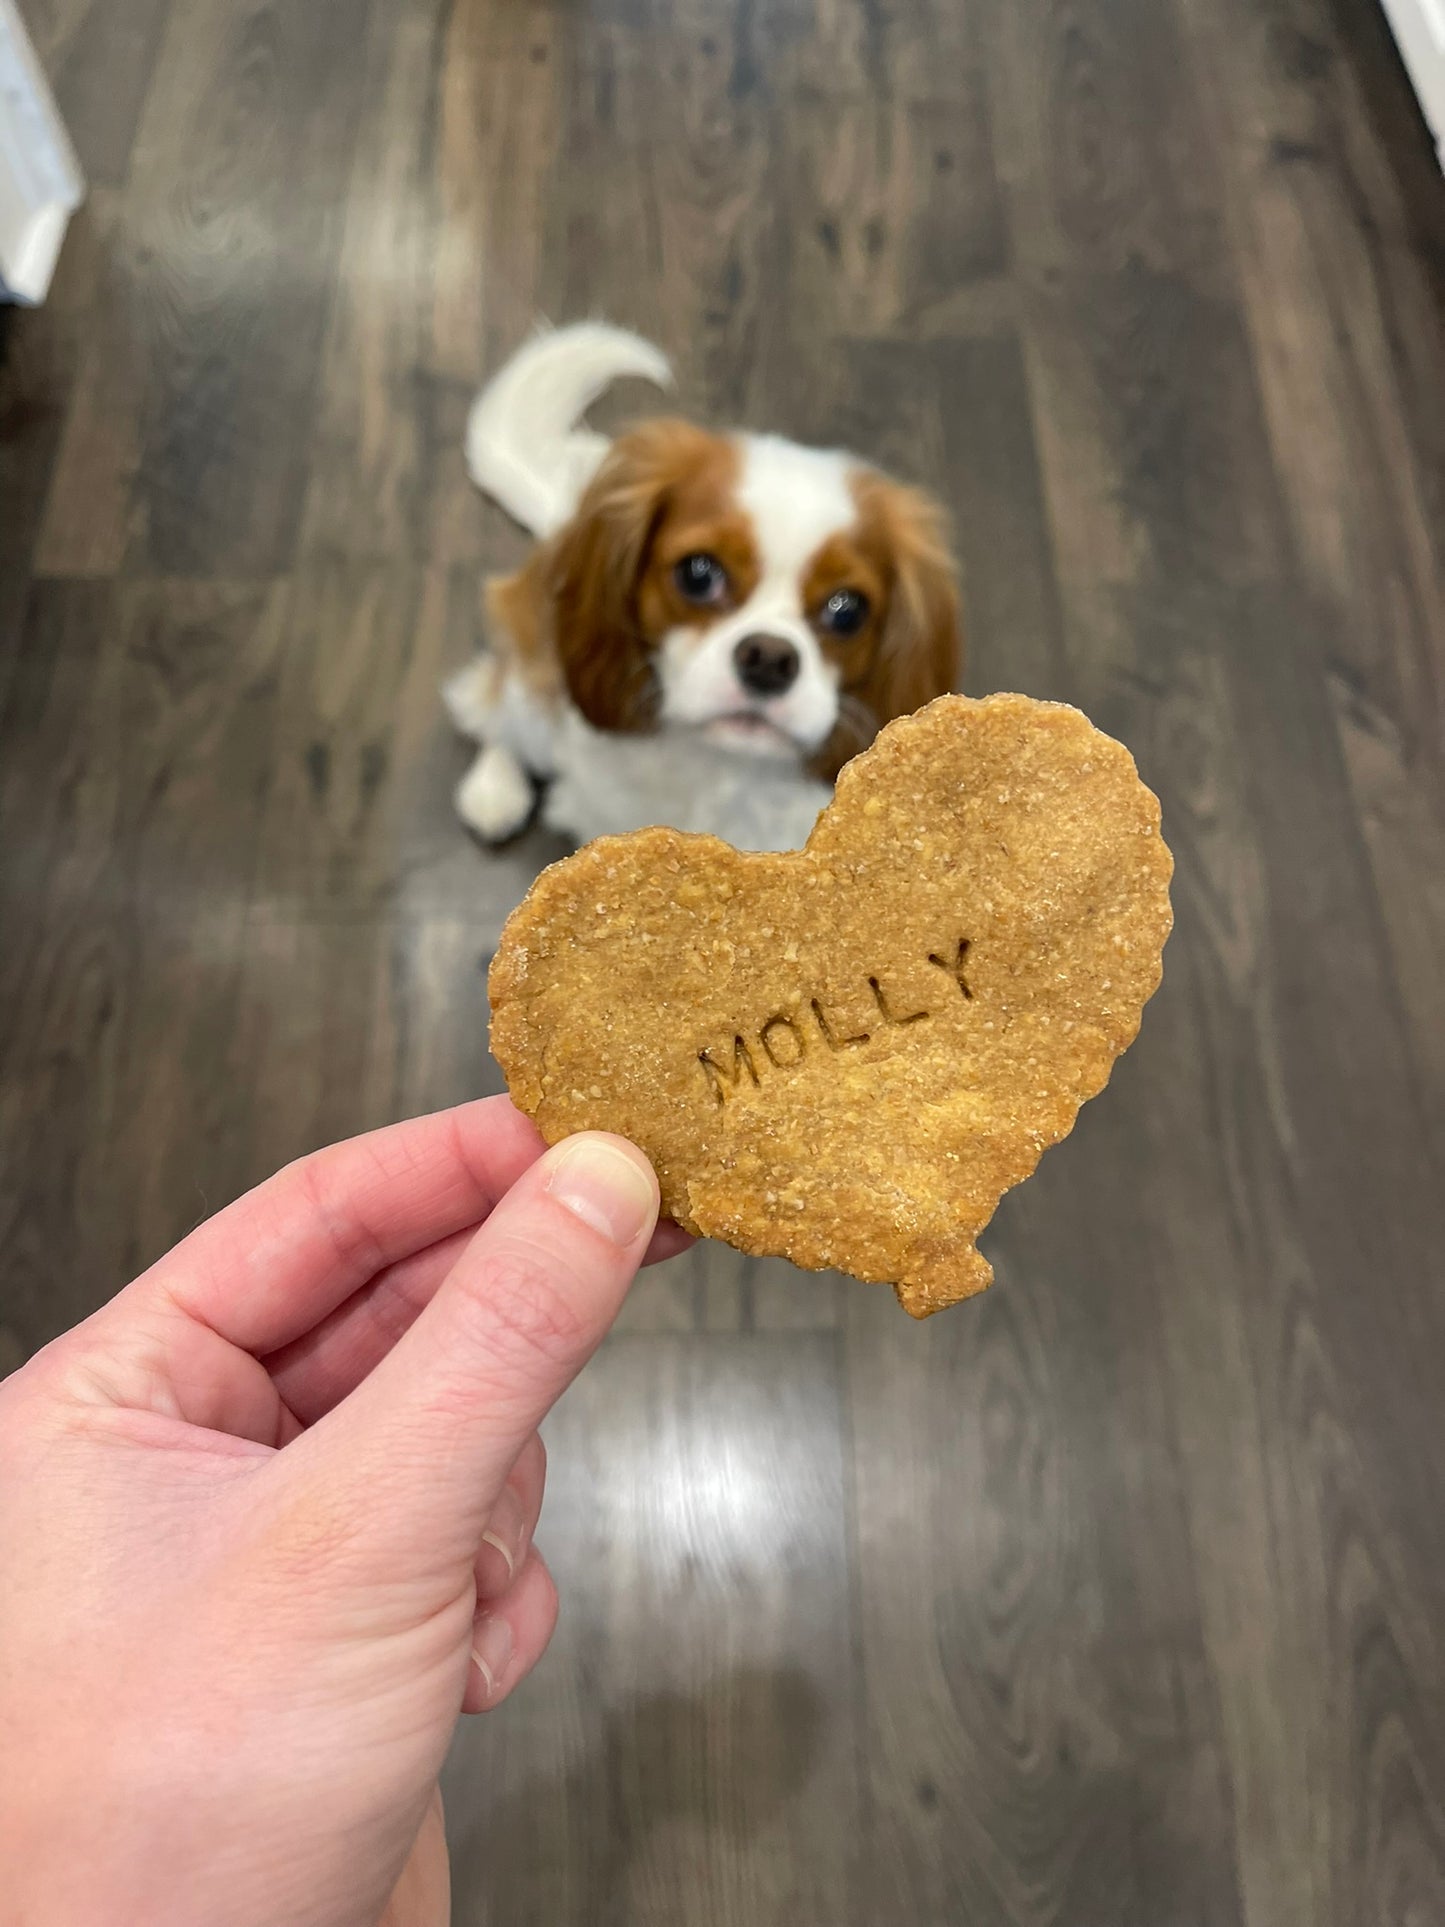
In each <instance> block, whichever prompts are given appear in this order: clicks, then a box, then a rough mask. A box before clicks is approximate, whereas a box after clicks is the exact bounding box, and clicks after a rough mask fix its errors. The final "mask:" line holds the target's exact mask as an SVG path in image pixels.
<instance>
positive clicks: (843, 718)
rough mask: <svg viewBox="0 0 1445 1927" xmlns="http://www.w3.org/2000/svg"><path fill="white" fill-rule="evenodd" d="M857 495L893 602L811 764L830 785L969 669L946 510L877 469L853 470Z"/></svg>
mask: <svg viewBox="0 0 1445 1927" xmlns="http://www.w3.org/2000/svg"><path fill="white" fill-rule="evenodd" d="M853 495H854V499H855V500H856V502H857V504H858V526H859V532H860V538H861V540H862V542H863V543H864V544H865V546H866V548H867V551H868V554H869V557H870V559H871V560H872V562H873V564H874V566H875V567H876V568H877V570H878V572H879V574H880V575H881V576H882V577H883V578H884V581H885V582H886V584H887V598H888V599H887V604H886V607H885V609H884V614H883V627H882V630H881V632H880V634H879V637H878V640H877V642H876V644H875V646H874V650H873V654H872V656H871V657H870V659H869V662H868V667H867V669H866V670H865V671H864V673H863V675H862V676H860V677H859V679H858V680H857V681H856V682H852V683H849V684H847V685H846V686H845V688H844V691H843V702H842V706H841V709H840V713H839V717H838V723H837V727H836V728H835V729H834V731H833V734H832V735H831V736H830V737H829V738H828V741H827V742H826V743H825V744H824V746H823V748H822V750H821V751H820V752H819V753H818V755H817V756H816V757H815V758H814V760H813V763H812V765H811V767H812V769H813V772H814V774H815V775H818V776H821V777H822V778H823V780H824V781H825V782H830V783H831V782H832V781H834V779H835V778H836V777H837V774H838V771H839V770H840V769H841V768H842V766H843V764H844V763H846V762H847V761H848V759H849V757H851V756H856V755H857V754H858V753H859V751H860V750H865V749H866V748H867V747H868V745H869V744H870V743H871V742H872V741H873V738H874V737H875V736H876V735H877V734H878V731H879V730H880V729H881V728H882V727H883V725H884V724H885V723H891V722H892V721H893V720H894V719H895V717H898V716H908V715H911V714H912V712H913V711H914V710H915V709H921V708H922V707H923V705H924V704H925V703H930V702H932V701H933V699H934V697H935V696H943V695H946V694H947V693H948V692H949V691H950V690H951V689H954V688H956V687H957V685H958V682H959V680H960V679H961V677H962V674H963V631H962V627H961V625H960V621H959V613H958V585H957V570H956V568H955V565H954V561H953V555H952V552H951V550H950V548H949V543H948V531H947V523H946V519H945V517H944V514H943V511H942V509H941V508H940V507H939V506H938V504H937V503H936V502H935V501H934V500H933V499H932V497H931V496H928V495H925V494H923V493H922V491H921V490H919V489H913V488H905V487H904V486H903V485H902V484H901V483H899V482H894V481H891V480H890V479H889V478H888V477H887V476H886V475H880V474H878V473H877V471H876V470H873V469H865V470H863V471H862V472H861V473H859V474H855V475H854V477H853Z"/></svg>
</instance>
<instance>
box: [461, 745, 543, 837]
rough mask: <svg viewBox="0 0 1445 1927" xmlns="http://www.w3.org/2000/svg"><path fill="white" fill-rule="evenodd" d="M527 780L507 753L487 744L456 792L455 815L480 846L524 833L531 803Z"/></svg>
mask: <svg viewBox="0 0 1445 1927" xmlns="http://www.w3.org/2000/svg"><path fill="white" fill-rule="evenodd" d="M535 800H536V799H535V797H534V795H533V791H532V783H531V779H530V778H529V777H528V775H527V772H526V771H525V770H524V769H523V768H522V766H521V764H520V763H519V762H518V761H517V759H516V757H515V756H514V755H513V754H512V752H511V751H510V750H509V749H503V748H502V747H501V745H500V744H497V743H489V744H488V745H487V747H486V748H485V749H484V750H483V751H482V753H481V755H480V756H478V757H477V759H476V761H475V762H474V763H473V764H472V766H471V768H470V769H469V770H468V771H467V773H466V775H465V776H464V777H463V778H462V780H461V782H460V783H458V785H457V789H456V797H455V801H456V806H457V814H458V816H460V817H461V819H462V821H463V823H465V824H466V826H467V828H468V829H470V830H475V831H476V833H477V835H478V836H479V837H481V839H482V841H483V842H484V843H505V842H506V840H507V838H508V837H511V836H515V835H516V834H517V832H518V831H519V830H521V829H525V827H526V824H527V820H528V818H529V817H530V816H531V814H532V807H533V804H534V802H535Z"/></svg>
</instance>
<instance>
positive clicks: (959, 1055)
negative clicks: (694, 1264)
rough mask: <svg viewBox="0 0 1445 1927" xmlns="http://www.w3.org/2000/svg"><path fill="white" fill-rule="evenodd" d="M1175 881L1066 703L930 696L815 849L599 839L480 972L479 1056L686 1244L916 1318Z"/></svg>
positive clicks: (1111, 1030) (1115, 1051)
mask: <svg viewBox="0 0 1445 1927" xmlns="http://www.w3.org/2000/svg"><path fill="white" fill-rule="evenodd" d="M1172 868H1173V865H1172V860H1171V858H1170V855H1169V851H1168V849H1167V848H1166V847H1165V844H1164V842H1163V839H1162V837H1161V836H1160V832H1159V805H1158V803H1157V801H1156V800H1155V798H1154V796H1153V795H1152V794H1151V793H1150V791H1149V790H1147V789H1146V788H1145V787H1144V785H1143V783H1142V782H1141V781H1140V779H1139V776H1138V773H1137V771H1136V770H1135V767H1134V762H1133V758H1132V757H1131V756H1130V755H1129V752H1128V751H1127V750H1126V749H1124V748H1123V747H1122V746H1121V745H1120V744H1119V743H1116V742H1114V741H1113V740H1112V739H1111V738H1109V737H1107V736H1104V735H1102V734H1101V733H1100V732H1099V731H1098V730H1096V729H1095V728H1094V727H1093V725H1092V724H1091V723H1090V722H1089V721H1088V719H1087V718H1086V717H1085V716H1082V715H1081V714H1080V713H1079V712H1078V711H1077V710H1075V709H1069V708H1066V707H1064V706H1062V705H1060V704H1055V703H1040V702H1034V701H1031V700H1030V699H1029V698H1027V697H1024V696H990V697H988V698H986V699H985V700H983V701H981V702H979V701H972V700H970V699H969V698H967V697H963V696H944V697H941V698H939V700H938V701H937V702H934V703H931V704H930V705H929V706H928V707H927V708H926V709H922V710H920V711H918V713H917V714H916V715H913V716H908V717H905V718H903V719H902V720H901V721H899V722H895V723H893V724H892V725H890V727H889V728H887V729H885V730H884V731H883V733H882V734H881V735H880V736H879V737H878V739H877V741H876V742H875V743H874V744H873V746H872V748H871V749H869V750H867V751H865V752H864V754H863V755H861V756H859V757H857V758H855V759H854V761H853V762H851V763H849V764H848V765H847V766H846V768H845V769H844V770H843V772H842V774H841V776H840V777H839V779H838V786H837V792H836V795H835V797H834V799H833V801H832V803H831V804H830V805H829V807H828V808H827V809H826V810H825V811H824V812H823V814H822V816H820V817H819V819H818V822H817V825H816V827H815V828H814V830H813V833H812V836H811V837H810V839H809V841H808V845H807V847H806V849H804V850H801V851H797V852H794V853H790V854H788V855H784V856H771V855H764V856H757V855H745V854H743V853H741V852H739V851H737V850H734V849H732V848H730V847H729V845H727V844H725V843H720V842H718V841H717V840H716V839H715V838H713V837H705V836H686V835H682V834H679V833H678V832H676V831H673V830H664V829H656V830H642V831H638V832H637V833H635V834H633V835H631V836H623V837H605V838H602V839H601V840H599V841H598V842H596V843H592V844H589V845H588V846H587V847H586V848H585V849H582V850H580V851H578V853H577V854H576V855H575V856H572V857H569V858H567V859H566V860H565V861H564V862H561V863H557V864H554V865H553V866H552V868H550V869H549V870H546V871H544V872H543V874H542V875H541V876H540V877H538V879H537V881H536V883H535V884H534V885H533V888H532V890H531V892H530V894H529V895H528V897H527V899H526V901H525V902H524V903H523V904H522V905H521V906H520V908H519V909H517V910H516V911H515V912H514V913H513V915H512V916H511V918H510V919H509V920H508V922H507V926H506V928H505V930H504V931H503V934H502V941H501V946H500V948H499V949H498V951H497V954H496V957H495V959H494V960H493V963H492V969H491V978H490V986H489V987H490V992H491V1001H492V1049H493V1051H494V1053H495V1055H496V1057H497V1059H498V1061H499V1062H500V1064H501V1066H502V1068H503V1070H504V1072H505V1073H506V1076H507V1080H508V1083H509V1085H510V1087H511V1092H512V1096H513V1098H514V1100H515V1101H516V1103H517V1104H518V1105H519V1106H520V1107H521V1109H522V1110H524V1111H526V1112H527V1113H528V1115H529V1116H531V1117H532V1118H534V1119H535V1120H536V1122H537V1124H538V1126H539V1127H540V1129H541V1131H542V1133H543V1135H544V1136H545V1137H546V1138H547V1139H548V1140H549V1141H551V1142H555V1141H556V1140H557V1139H558V1138H561V1137H564V1136H566V1135H567V1134H568V1133H569V1132H572V1131H580V1130H607V1131H619V1132H621V1133H622V1134H623V1135H624V1136H625V1137H628V1138H631V1139H632V1140H633V1141H634V1142H635V1143H637V1144H639V1145H641V1147H642V1148H643V1150H645V1151H646V1152H647V1154H648V1156H649V1157H650V1158H651V1159H652V1162H653V1164H654V1165H655V1167H656V1169H657V1175H658V1179H659V1181H660V1183H661V1187H662V1202H663V1209H664V1210H665V1211H666V1212H668V1213H669V1214H670V1215H671V1216H672V1217H674V1218H675V1219H676V1220H677V1222H678V1223H679V1224H681V1225H685V1226H686V1227H687V1228H688V1229H689V1230H692V1231H697V1232H701V1233H703V1234H704V1235H706V1236H708V1237H712V1238H721V1239H724V1240H726V1242H727V1243H729V1244H732V1245H736V1246H737V1247H738V1248H739V1249H740V1250H742V1251H747V1252H752V1253H755V1254H757V1255H762V1254H765V1253H766V1254H781V1255H782V1256H784V1257H787V1258H791V1259H792V1260H793V1262H794V1263H795V1264H798V1265H802V1266H804V1267H806V1268H808V1269H821V1268H823V1267H825V1266H837V1267H838V1268H839V1269H841V1270H843V1271H847V1272H851V1273H852V1274H853V1275H854V1276H855V1277H857V1278H860V1279H864V1280H868V1281H872V1282H886V1283H890V1284H892V1285H894V1287H895V1289H896V1290H897V1293H898V1297H899V1299H900V1301H901V1303H902V1304H903V1306H904V1308H905V1310H907V1311H909V1312H911V1313H912V1314H913V1316H914V1317H916V1318H922V1317H926V1316H927V1315H928V1313H930V1312H933V1311H937V1310H938V1309H939V1308H940V1307H942V1306H944V1305H948V1304H952V1303H953V1302H954V1301H955V1300H957V1299H960V1298H966V1297H969V1296H970V1295H971V1294H972V1293H974V1292H976V1291H981V1290H982V1289H983V1288H984V1286H985V1285H987V1284H988V1282H989V1280H990V1278H991V1277H992V1275H993V1274H992V1272H991V1270H990V1267H989V1264H988V1261H987V1260H986V1259H985V1258H984V1257H982V1256H981V1254H980V1253H979V1252H978V1250H977V1249H976V1247H975V1242H974V1241H975V1239H976V1238H977V1237H978V1235H979V1233H980V1232H981V1231H982V1230H983V1228H984V1227H985V1225H987V1223H988V1221H989V1219H990V1218H991V1217H992V1215H993V1212H994V1209H995V1207H996V1206H997V1204H998V1201H999V1198H1000V1197H1001V1196H1002V1195H1003V1193H1004V1192H1005V1191H1006V1190H1008V1188H1009V1187H1010V1186H1011V1185H1015V1184H1017V1183H1018V1182H1019V1181H1020V1179H1022V1178H1026V1177H1027V1176H1028V1175H1029V1173H1030V1172H1031V1171H1032V1170H1033V1169H1034V1167H1035V1165H1036V1164H1037V1163H1038V1161H1039V1158H1040V1156H1041V1155H1042V1153H1043V1152H1044V1151H1045V1150H1046V1149H1047V1148H1048V1146H1049V1145H1051V1144H1055V1143H1057V1142H1058V1140H1059V1139H1060V1138H1062V1137H1064V1136H1066V1135H1067V1134H1068V1132H1069V1131H1070V1129H1071V1128H1072V1127H1073V1123H1074V1119H1075V1117H1076V1116H1077V1114H1078V1109H1079V1106H1080V1105H1081V1104H1082V1103H1084V1101H1085V1100H1086V1099H1088V1098H1090V1097H1093V1096H1094V1095H1095V1093H1096V1092H1098V1091H1100V1090H1102V1089H1103V1087H1104V1085H1105V1083H1106V1082H1107V1081H1108V1077H1109V1073H1110V1070H1111V1069H1112V1067H1113V1063H1114V1060H1115V1058H1116V1057H1118V1055H1119V1054H1120V1052H1121V1051H1123V1050H1125V1049H1126V1048H1127V1047H1128V1045H1129V1044H1130V1043H1131V1042H1132V1041H1133V1039H1134V1037H1135V1035H1136V1033H1137V1031H1138V1029H1139V1020H1140V1015H1141V1013H1142V1011H1143V1007H1144V1004H1145V1003H1146V1001H1147V1000H1148V998H1149V997H1150V996H1151V995H1152V993H1153V991H1154V990H1155V988H1156V987H1157V985H1158V983H1159V977H1160V969H1161V961H1160V953H1161V951H1162V949H1163V946H1164V941H1165V939H1166V937H1167V936H1168V934H1169V928H1170V922H1171V916H1170V908H1169V878H1170V874H1171V871H1172Z"/></svg>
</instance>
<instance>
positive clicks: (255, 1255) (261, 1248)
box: [116, 1097, 546, 1356]
mask: <svg viewBox="0 0 1445 1927" xmlns="http://www.w3.org/2000/svg"><path fill="white" fill-rule="evenodd" d="M545 1149H546V1145H545V1144H544V1143H543V1140H542V1136H541V1133H540V1132H539V1131H538V1130H537V1128H536V1126H535V1125H534V1124H533V1123H532V1122H531V1121H530V1119H528V1118H525V1117H523V1116H522V1114H521V1112H520V1111H518V1110H517V1109H516V1107H515V1106H514V1105H513V1103H512V1101H511V1099H510V1098H507V1097H484V1098H480V1099H478V1100H477V1101H476V1102H475V1103H472V1104H462V1105H459V1106H458V1107H457V1108H456V1109H455V1110H451V1111H436V1112H433V1113H432V1114H431V1116H429V1117H414V1118H409V1119H408V1120H407V1121H406V1122H405V1123H404V1124H392V1125H388V1126H387V1127H386V1128H385V1129H384V1130H380V1131H369V1132H368V1133H367V1134H366V1135H365V1136H363V1137H354V1138H350V1139H348V1140H347V1141H346V1142H345V1143H342V1144H333V1145H330V1146H329V1147H328V1148H327V1149H326V1150H324V1151H316V1152H313V1153H312V1155H311V1156H310V1157H304V1158H300V1159H298V1161H297V1162H296V1163H295V1164H289V1165H287V1166H286V1168H285V1170H283V1171H278V1172H277V1174H276V1176H275V1177H273V1178H268V1179H267V1181H266V1182H265V1183H264V1184H261V1185H258V1186H257V1187H256V1189H255V1190H254V1191H248V1192H247V1193H246V1194H245V1196H244V1197H240V1198H237V1200H236V1202H235V1203H234V1204H231V1205H228V1206H227V1207H226V1208H225V1210H224V1211H219V1212H217V1214H216V1216H215V1217H214V1218H209V1219H207V1221H206V1223H205V1224H203V1225H200V1226H199V1227H198V1228H197V1229H196V1230H195V1231H193V1232H192V1233H191V1235H190V1236H189V1237H188V1238H185V1239H183V1240H182V1242H181V1243H180V1244H178V1245H177V1246H176V1247H175V1249H174V1250H173V1251H170V1252H168V1253H167V1254H166V1256H165V1257H164V1258H162V1259H160V1260H159V1262H158V1263H156V1264H155V1265H153V1266H152V1267H151V1269H150V1270H149V1271H148V1272H145V1273H144V1274H143V1275H142V1276H141V1277H140V1278H138V1279H137V1280H136V1281H135V1283H134V1284H133V1285H131V1286H129V1287H128V1288H127V1290H126V1291H124V1292H122V1293H121V1296H120V1299H118V1300H117V1301H116V1303H117V1304H119V1303H122V1302H124V1301H127V1300H129V1301H130V1302H131V1303H132V1304H133V1303H134V1300H135V1297H137V1296H138V1297H141V1298H146V1297H150V1296H156V1295H159V1296H163V1297H164V1298H165V1299H166V1300H167V1302H168V1303H169V1304H171V1305H174V1306H178V1307H179V1308H180V1309H181V1310H182V1311H183V1312H185V1313H187V1314H188V1315H189V1316H190V1317H192V1318H196V1319H198V1320H199V1321H200V1322H201V1323H202V1324H204V1325H207V1326H209V1327H210V1329H211V1330H212V1331H215V1332H218V1333H219V1334H220V1336H221V1337H223V1338H225V1339H227V1340H228V1341H229V1342H230V1343H231V1344H233V1345H237V1346H239V1347H240V1348H241V1350H242V1351H248V1352H252V1353H254V1354H256V1355H258V1356H259V1355H260V1354H261V1353H264V1352H272V1351H276V1350H278V1349H279V1348H280V1347H281V1346H283V1345H289V1344H291V1343H292V1342H293V1341H294V1340H295V1339H297V1338H299V1337H300V1336H301V1335H302V1334H303V1333H304V1332H308V1331H310V1330H311V1328H312V1327H313V1326H314V1325H316V1324H319V1323H320V1321H321V1320H322V1319H324V1318H326V1317H327V1316H328V1315H329V1314H330V1313H331V1312H333V1311H334V1310H335V1309H336V1307H337V1306H338V1305H340V1304H342V1303H343V1302H344V1301H345V1300H346V1299H347V1298H349V1297H350V1296H351V1294H352V1293H353V1292H354V1291H356V1290H358V1289H359V1288H360V1287H361V1286H362V1285H364V1284H365V1283H366V1282H367V1281H368V1280H369V1279H371V1278H374V1277H375V1276H376V1275H377V1273H378V1272H381V1271H384V1270H385V1269H386V1268H387V1267H388V1266H389V1265H394V1264H397V1263H399V1262H400V1261H401V1260H403V1259H405V1258H409V1257H411V1256H412V1255H413V1253H415V1252H419V1251H422V1250H424V1249H425V1248H426V1247H427V1246H428V1245H434V1244H436V1243H437V1242H438V1240H440V1239H444V1238H447V1237H449V1236H451V1234H452V1233H454V1232H458V1231H465V1230H467V1229H468V1228H470V1227H474V1226H476V1225H478V1224H480V1223H481V1222H482V1221H483V1220H485V1219H486V1218H487V1217H488V1216H489V1215H490V1213H491V1210H492V1207H493V1206H494V1205H495V1204H496V1202H497V1200H498V1199H499V1198H500V1197H502V1196H504V1195H505V1193H506V1192H508V1191H509V1190H510V1189H511V1187H512V1186H513V1185H514V1184H515V1183H516V1181H517V1179H518V1178H519V1177H520V1176H521V1175H522V1173H523V1172H524V1171H525V1170H526V1169H527V1168H528V1166H529V1165H532V1164H535V1162H536V1161H537V1159H538V1158H539V1157H540V1156H541V1154H542V1152H543V1151H544V1150H545Z"/></svg>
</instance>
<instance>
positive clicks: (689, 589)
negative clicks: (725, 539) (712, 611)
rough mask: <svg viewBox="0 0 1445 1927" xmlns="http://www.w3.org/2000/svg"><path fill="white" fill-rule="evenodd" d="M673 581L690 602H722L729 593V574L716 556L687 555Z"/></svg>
mask: <svg viewBox="0 0 1445 1927" xmlns="http://www.w3.org/2000/svg"><path fill="white" fill-rule="evenodd" d="M672 579H673V581H674V582H675V583H676V584H677V586H678V589H679V590H680V591H681V593H682V594H683V595H685V596H686V597H687V599H688V601H689V602H696V603H699V604H704V605H705V604H708V603H716V602H721V601H722V600H723V598H724V596H726V594H727V592H728V572H727V570H726V569H725V568H724V567H723V565H722V563H721V562H719V561H718V559H717V557H716V556H715V555H704V554H702V553H699V554H697V555H685V556H684V557H683V558H682V560H681V562H679V563H678V565H677V567H676V568H675V569H674V570H673V572H672Z"/></svg>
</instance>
